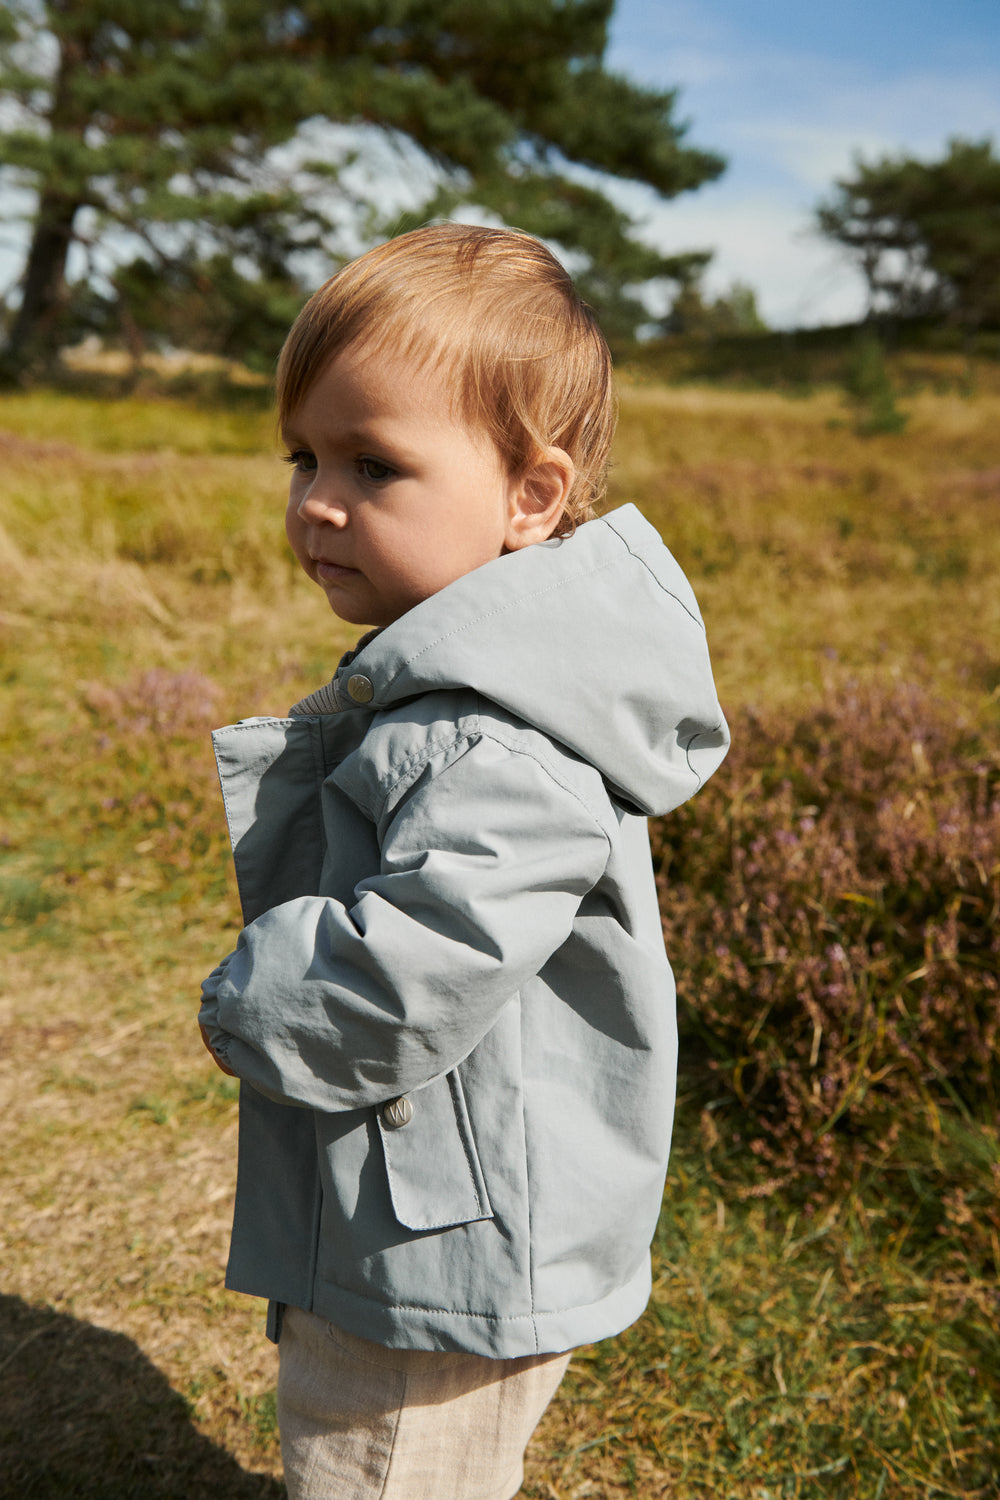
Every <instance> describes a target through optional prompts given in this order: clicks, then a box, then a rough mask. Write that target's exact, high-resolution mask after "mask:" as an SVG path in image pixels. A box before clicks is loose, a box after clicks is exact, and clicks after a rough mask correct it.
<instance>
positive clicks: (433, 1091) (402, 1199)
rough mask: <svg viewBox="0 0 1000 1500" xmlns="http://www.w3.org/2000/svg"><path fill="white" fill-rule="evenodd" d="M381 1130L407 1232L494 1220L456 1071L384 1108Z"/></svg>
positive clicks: (400, 1217) (394, 1197) (392, 1191)
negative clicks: (396, 1122) (398, 1122)
mask: <svg viewBox="0 0 1000 1500" xmlns="http://www.w3.org/2000/svg"><path fill="white" fill-rule="evenodd" d="M407 1105H409V1108H407V1107H406V1106H407ZM394 1120H396V1121H400V1120H402V1121H405V1123H400V1124H394V1123H393V1121H394ZM378 1128H379V1133H380V1135H381V1137H382V1147H383V1150H384V1152H385V1165H386V1172H387V1173H388V1177H389V1193H390V1195H391V1197H392V1207H393V1212H394V1213H395V1215H396V1218H397V1220H398V1221H399V1223H400V1224H402V1225H403V1227H404V1228H405V1229H447V1228H450V1227H451V1226H453V1225H455V1224H471V1223H472V1222H473V1221H474V1220H476V1219H491V1218H492V1217H493V1209H492V1207H491V1205H490V1200H489V1196H488V1194H487V1192H486V1183H485V1181H484V1179H483V1172H482V1168H481V1166H480V1164H479V1155H478V1153H477V1151H476V1143H475V1141H474V1140H473V1138H472V1129H471V1127H470V1124H469V1113H468V1110H467V1109H466V1106H465V1095H464V1093H463V1091H462V1083H461V1080H460V1079H459V1076H458V1074H457V1073H448V1074H446V1075H445V1076H444V1077H443V1078H436V1079H435V1080H434V1082H433V1083H429V1084H427V1085H426V1087H424V1088H421V1089H416V1090H414V1092H413V1093H412V1094H407V1095H406V1096H405V1098H404V1099H403V1100H395V1101H393V1104H391V1105H383V1106H382V1108H381V1109H380V1110H379V1111H378Z"/></svg>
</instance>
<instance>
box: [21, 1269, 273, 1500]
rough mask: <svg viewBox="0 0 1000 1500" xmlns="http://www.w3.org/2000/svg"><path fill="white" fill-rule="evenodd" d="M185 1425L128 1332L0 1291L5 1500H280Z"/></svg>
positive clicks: (261, 1479)
mask: <svg viewBox="0 0 1000 1500" xmlns="http://www.w3.org/2000/svg"><path fill="white" fill-rule="evenodd" d="M284 1495H285V1489H284V1486H283V1485H281V1484H279V1483H278V1481H277V1480H275V1479H271V1478H270V1477H268V1476H266V1475H260V1474H247V1473H246V1472H245V1471H244V1470H243V1469H241V1468H240V1466H239V1464H238V1463H237V1462H236V1460H235V1459H234V1458H233V1457H232V1456H231V1455H230V1454H229V1453H227V1452H226V1451H225V1450H224V1449H222V1448H219V1447H217V1446H216V1444H215V1443H213V1442H211V1441H210V1440H209V1439H208V1438H206V1437H204V1436H203V1435H202V1434H201V1433H200V1432H198V1431H197V1429H196V1428H195V1427H194V1425H193V1424H192V1422H191V1419H190V1417H189V1415H188V1411H187V1407H186V1406H185V1403H184V1401H183V1399H182V1397H180V1396H179V1395H178V1394H177V1392H176V1391H174V1390H173V1389H172V1388H171V1386H170V1385H169V1384H168V1382H167V1380H166V1378H165V1377H164V1376H163V1375H162V1374H161V1372H160V1371H159V1370H158V1369H157V1368H156V1366H155V1365H154V1364H153V1363H152V1362H151V1361H150V1360H148V1359H147V1358H146V1356H145V1355H144V1354H143V1353H142V1352H141V1351H140V1350H139V1348H138V1347H137V1346H136V1344H134V1343H133V1341H132V1340H131V1339H129V1338H126V1337H125V1335H124V1334H120V1333H109V1332H107V1331H106V1330H105V1329H102V1328H94V1327H93V1326H92V1325H91V1324H89V1323H82V1322H79V1321H78V1320H77V1319H76V1318H71V1317H68V1316H66V1315H65V1314H63V1313H57V1312H53V1311H52V1310H51V1309H50V1308H34V1307H29V1306H28V1305H27V1303H25V1302H22V1301H21V1300H20V1298H18V1297H4V1296H0V1496H4V1497H6V1496H10V1497H12V1500H13V1497H14V1496H16V1497H17V1500H66V1497H72V1500H284Z"/></svg>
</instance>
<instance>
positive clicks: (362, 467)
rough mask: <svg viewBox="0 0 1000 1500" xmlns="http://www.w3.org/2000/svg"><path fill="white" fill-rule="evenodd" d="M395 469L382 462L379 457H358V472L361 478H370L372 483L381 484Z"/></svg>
mask: <svg viewBox="0 0 1000 1500" xmlns="http://www.w3.org/2000/svg"><path fill="white" fill-rule="evenodd" d="M395 472H396V471H395V469H393V468H390V466H389V465H388V464H384V463H383V462H382V460H381V459H380V458H359V459H358V473H359V474H360V475H361V477H362V479H369V480H371V482H372V484H383V483H384V482H385V480H387V479H391V478H392V476H393V475H394V474H395Z"/></svg>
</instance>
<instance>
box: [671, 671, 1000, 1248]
mask: <svg viewBox="0 0 1000 1500" xmlns="http://www.w3.org/2000/svg"><path fill="white" fill-rule="evenodd" d="M653 841H654V855H655V858H656V860H657V865H658V880H659V883H660V887H661V898H662V899H661V905H662V910H663V922H664V930H665V935H666V939H667V945H668V950H669V952H670V953H671V955H672V956H673V957H674V959H675V963H676V967H677V972H678V987H679V991H680V997H681V1002H680V1003H681V1011H680V1024H681V1029H682V1036H683V1040H684V1046H683V1053H684V1056H685V1057H686V1064H685V1066H686V1067H687V1071H688V1079H689V1083H691V1084H692V1086H693V1087H694V1088H695V1091H696V1092H698V1093H700V1094H701V1095H702V1103H703V1105H705V1106H706V1108H705V1113H704V1114H703V1117H702V1119H703V1136H704V1141H705V1146H706V1150H707V1151H708V1154H709V1157H710V1160H711V1161H712V1163H713V1166H714V1168H715V1170H716V1171H718V1172H726V1173H729V1174H730V1175H732V1174H738V1173H740V1172H744V1173H745V1171H746V1169H747V1168H748V1166H749V1167H750V1168H752V1181H751V1184H750V1185H749V1186H747V1185H744V1189H743V1190H744V1191H749V1192H752V1193H760V1194H765V1193H768V1192H771V1191H774V1190H775V1189H776V1188H778V1187H783V1188H789V1189H804V1190H805V1191H806V1193H807V1195H811V1196H812V1197H813V1198H814V1199H815V1197H816V1196H817V1195H818V1194H819V1193H822V1194H823V1195H824V1196H825V1195H826V1193H827V1192H828V1191H833V1190H840V1189H841V1188H843V1187H844V1186H845V1185H847V1184H848V1183H849V1182H852V1181H856V1180H857V1179H858V1177H859V1174H862V1173H863V1172H864V1170H865V1169H867V1168H872V1167H879V1168H881V1169H883V1170H898V1171H900V1172H901V1173H904V1172H905V1171H906V1169H907V1167H912V1166H913V1164H914V1162H917V1163H922V1164H923V1165H924V1166H926V1165H927V1163H931V1164H932V1165H933V1160H934V1158H935V1153H936V1152H937V1153H938V1155H939V1156H940V1152H941V1151H945V1152H946V1153H947V1151H948V1149H949V1143H950V1144H951V1145H952V1146H953V1145H954V1144H955V1132H956V1130H957V1129H959V1128H973V1127H975V1131H978V1136H977V1139H979V1140H980V1142H983V1141H986V1140H988V1138H989V1135H988V1133H989V1132H990V1131H991V1130H992V1129H995V1126H996V1124H997V1120H998V1110H1000V1056H998V1046H997V1043H998V1034H1000V1015H998V1000H1000V977H998V976H1000V930H998V923H997V916H998V903H1000V756H998V754H997V750H996V748H995V747H994V748H990V747H988V746H987V744H986V742H985V740H984V737H983V735H982V733H981V731H978V730H977V729H976V728H975V726H973V725H971V724H969V723H966V722H963V720H962V718H961V717H960V716H959V715H958V714H957V713H956V711H955V709H954V707H953V706H952V705H950V704H949V703H947V702H944V701H942V700H940V699H936V698H934V697H932V696H931V695H930V694H929V693H928V692H926V691H925V690H923V689H922V688H921V687H919V686H917V685H915V684H913V683H902V682H886V683H882V684H879V685H867V686H858V685H847V686H843V685H840V686H834V685H832V684H831V685H830V686H828V688H827V690H826V692H825V694H824V696H823V699H822V701H820V702H819V703H818V704H817V706H815V707H813V708H810V709H809V711H808V712H805V713H803V714H802V716H801V717H800V718H799V719H798V720H797V721H795V722H788V720H787V719H784V718H782V717H781V716H780V715H777V714H771V715H766V714H758V713H755V712H753V711H752V710H745V711H744V712H743V713H741V714H739V715H737V716H736V718H735V722H734V724H733V749H732V752H731V755H730V758H729V760H728V761H727V762H726V765H725V766H724V767H723V769H722V771H721V772H720V773H719V775H718V777H717V778H716V780H715V781H714V782H713V783H711V784H710V786H709V787H708V788H707V789H706V790H705V791H704V792H703V793H702V794H701V795H699V796H698V797H696V798H695V799H694V800H693V801H692V802H691V803H689V804H687V805H686V806H685V807H684V808H682V809H681V810H680V811H679V812H678V813H676V814H674V815H672V816H671V817H670V818H669V819H667V820H664V821H663V822H660V823H657V824H654V827H653ZM727 1104H728V1105H729V1106H730V1107H729V1108H726V1107H724V1106H726V1105H727ZM720 1106H722V1107H720ZM963 1122H964V1126H963ZM984 1129H985V1131H986V1132H987V1134H986V1135H984V1134H983V1130H984ZM734 1137H735V1139H734ZM993 1154H994V1157H995V1137H994V1152H993ZM941 1159H942V1160H943V1158H941ZM981 1167H982V1164H981V1163H980V1164H978V1168H977V1171H976V1172H975V1173H973V1174H972V1176H970V1178H969V1181H968V1184H967V1186H968V1189H969V1192H972V1193H973V1197H974V1196H975V1193H974V1185H975V1184H976V1183H978V1184H980V1185H981V1184H982V1182H983V1174H982V1170H981ZM994 1177H995V1174H994ZM986 1180H987V1181H988V1180H989V1171H987V1173H986ZM998 1186H1000V1182H997V1181H996V1180H995V1181H994V1189H996V1187H998ZM956 1193H957V1194H958V1197H957V1198H956V1197H955V1194H956ZM942 1211H943V1212H945V1214H946V1216H947V1218H948V1220H949V1222H950V1223H952V1224H953V1225H954V1227H956V1228H961V1226H962V1224H965V1223H968V1222H969V1218H970V1216H971V1217H972V1218H975V1219H978V1222H979V1228H980V1230H982V1231H984V1232H985V1233H986V1234H987V1237H988V1235H989V1231H990V1229H991V1228H992V1231H993V1238H994V1240H995V1238H996V1230H997V1228H998V1227H1000V1214H998V1200H997V1194H996V1191H995V1190H994V1192H993V1194H992V1197H990V1195H988V1194H987V1195H986V1198H985V1199H984V1200H983V1201H982V1202H979V1201H978V1200H977V1201H976V1202H974V1203H973V1202H971V1201H970V1199H969V1196H968V1193H967V1192H965V1190H964V1189H963V1188H962V1185H961V1183H958V1184H956V1185H955V1193H953V1195H952V1198H951V1199H949V1200H948V1202H947V1203H945V1204H944V1207H943V1210H942ZM938 1218H940V1214H938Z"/></svg>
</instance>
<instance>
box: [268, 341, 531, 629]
mask: <svg viewBox="0 0 1000 1500" xmlns="http://www.w3.org/2000/svg"><path fill="white" fill-rule="evenodd" d="M283 437H284V440H285V442H286V443H287V445H288V451H289V457H290V461H291V463H292V465H293V468H292V479H291V485H290V494H289V501H288V512H287V516H286V519H285V526H286V530H287V532H288V539H289V541H290V542H291V544H292V550H293V551H294V553H295V556H296V557H297V558H298V560H299V562H300V563H301V564H302V567H303V568H304V569H305V571H306V572H307V573H308V575H309V577H310V578H311V579H312V580H313V581H314V582H315V583H318V584H319V585H320V587H321V588H322V589H323V590H324V591H325V593H326V596H327V598H328V599H329V601H330V604H331V606H332V608H333V610H334V613H335V614H337V615H339V616H340V618H341V619H342V620H349V621H351V622H352V623H353V624H356V625H388V624H390V623H391V621H393V620H396V619H398V618H399V616H400V615H402V614H404V613H405V612H406V611H407V610H408V609H412V608H413V606H414V605H415V604H419V603H420V602H421V600H423V599H427V598H429V597H430V595H431V594H435V593H437V591H438V590H439V589H442V588H444V587H445V585H446V584H449V583H452V582H454V580H455V579H456V578H460V577H461V576H462V575H463V574H464V573H468V572H471V570H472V569H473V568H478V567H479V566H480V565H481V564H482V563H485V562H489V561H490V560H491V559H492V558H495V557H499V556H500V554H501V552H503V551H504V550H505V547H506V546H508V545H510V546H512V547H513V546H519V545H522V542H521V541H520V540H519V539H518V535H517V533H516V528H514V529H512V527H513V520H514V517H515V516H516V515H517V513H518V508H519V505H520V503H521V497H520V494H519V486H518V484H517V483H516V482H515V481H514V480H512V479H511V478H510V477H509V476H508V475H507V474H506V473H505V472H504V469H503V465H502V463H501V460H500V456H499V454H498V453H497V451H496V449H495V447H494V445H493V443H492V441H491V440H490V439H489V438H488V437H487V436H486V434H485V433H480V432H478V431H476V430H474V429H471V430H470V429H469V428H468V427H467V426H465V425H464V424H463V423H462V421H461V419H460V418H459V417H458V415H457V414H456V413H455V412H454V411H453V409H452V396H451V391H450V390H449V388H448V383H447V377H446V376H445V375H443V374H442V373H441V372H440V371H437V370H428V369H424V368H422V367H420V366H418V365H415V364H412V363H409V362H406V361H400V360H393V359H391V358H390V359H386V358H382V357H372V356H366V354H365V352H364V350H363V349H353V348H349V349H346V350H344V351H343V353H341V354H339V355H338V356H337V357H336V358H335V359H334V360H333V362H332V364H330V365H329V367H328V368H327V369H326V370H325V371H324V372H323V374H322V375H321V376H320V377H319V378H318V380H316V382H315V383H314V384H313V386H312V387H311V389H310V390H309V392H308V394H307V395H306V396H305V398H304V400H303V401H302V403H301V405H300V406H299V407H298V408H297V409H296V410H295V411H294V412H293V413H292V414H291V418H290V420H289V422H288V423H287V425H286V427H285V429H284V432H283Z"/></svg>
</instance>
